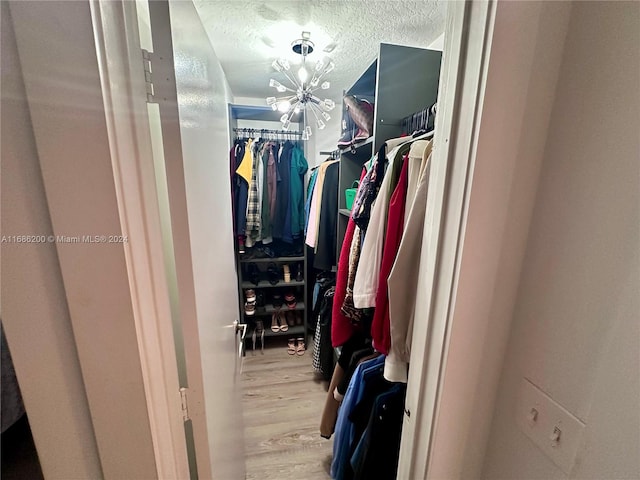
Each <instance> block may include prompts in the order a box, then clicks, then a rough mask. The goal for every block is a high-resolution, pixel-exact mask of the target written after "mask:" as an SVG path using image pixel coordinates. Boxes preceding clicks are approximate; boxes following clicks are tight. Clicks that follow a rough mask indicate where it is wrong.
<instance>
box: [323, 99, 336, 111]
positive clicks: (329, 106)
mask: <svg viewBox="0 0 640 480" xmlns="http://www.w3.org/2000/svg"><path fill="white" fill-rule="evenodd" d="M322 103H323V105H324V108H326V109H327V110H329V111H331V110H333V109H334V108H336V102H334V101H333V100H331V99H330V98H325V99H324V102H322Z"/></svg>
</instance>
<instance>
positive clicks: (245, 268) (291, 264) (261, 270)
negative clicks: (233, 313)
mask: <svg viewBox="0 0 640 480" xmlns="http://www.w3.org/2000/svg"><path fill="white" fill-rule="evenodd" d="M306 268H307V260H306V256H305V255H296V256H275V257H266V258H253V257H252V256H251V255H250V254H243V253H238V254H237V272H238V287H239V299H240V305H239V310H240V319H241V323H245V324H246V325H247V335H246V338H245V341H246V342H248V343H247V345H246V346H247V348H248V349H249V350H253V343H252V342H254V343H255V342H257V347H255V349H256V350H257V349H263V348H265V347H266V348H268V347H269V341H268V338H269V337H285V338H289V339H291V338H295V339H298V338H300V337H302V338H305V342H306V337H307V335H306V332H307V315H308V312H307V305H308V302H307V288H306V281H307V279H306V278H305V276H306V275H305V274H306ZM298 270H300V275H301V276H300V275H298ZM249 291H253V292H254V294H255V302H254V306H253V307H252V306H251V305H249V306H248V305H247V303H251V302H247V292H249ZM291 295H293V298H294V300H293V301H292V299H291ZM294 302H295V304H294ZM279 313H280V314H282V315H278V314H279ZM274 316H275V320H276V322H275V324H274V322H273V320H274ZM287 318H288V320H289V322H287ZM278 320H280V321H278ZM283 323H286V329H285V330H282V326H283ZM260 326H262V328H260ZM272 327H273V328H272ZM277 345H278V346H280V345H282V343H281V342H277ZM245 351H246V349H245Z"/></svg>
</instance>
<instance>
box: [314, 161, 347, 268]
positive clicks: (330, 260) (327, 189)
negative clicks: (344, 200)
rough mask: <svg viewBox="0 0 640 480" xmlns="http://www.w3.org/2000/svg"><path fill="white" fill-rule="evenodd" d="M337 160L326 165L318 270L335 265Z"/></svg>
mask: <svg viewBox="0 0 640 480" xmlns="http://www.w3.org/2000/svg"><path fill="white" fill-rule="evenodd" d="M339 172H340V167H339V164H338V162H336V163H333V164H331V165H329V166H328V167H327V171H326V172H325V177H324V184H323V185H322V198H321V199H320V201H321V203H320V204H321V208H320V227H319V230H318V239H317V247H318V248H317V252H316V257H315V259H314V265H313V266H314V267H315V268H317V269H318V270H331V268H333V267H334V266H335V265H336V263H337V262H336V249H337V246H336V243H337V241H338V238H337V235H338V232H337V226H338V174H339Z"/></svg>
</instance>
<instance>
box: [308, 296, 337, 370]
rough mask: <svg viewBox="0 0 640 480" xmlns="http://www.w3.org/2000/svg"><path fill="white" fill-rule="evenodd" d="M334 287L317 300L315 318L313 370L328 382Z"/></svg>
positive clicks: (331, 368) (331, 361)
mask: <svg viewBox="0 0 640 480" xmlns="http://www.w3.org/2000/svg"><path fill="white" fill-rule="evenodd" d="M335 290H336V289H335V287H333V286H332V287H330V288H328V289H326V290H325V293H324V295H323V296H322V300H321V301H320V299H318V302H319V304H320V309H319V312H318V317H317V325H316V334H315V337H314V352H313V368H314V369H315V370H316V371H317V372H319V373H320V374H322V376H323V378H324V379H325V380H330V379H331V375H332V374H333V367H334V365H333V346H332V345H331V309H332V308H333V297H334V295H335Z"/></svg>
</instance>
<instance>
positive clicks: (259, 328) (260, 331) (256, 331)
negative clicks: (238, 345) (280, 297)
mask: <svg viewBox="0 0 640 480" xmlns="http://www.w3.org/2000/svg"><path fill="white" fill-rule="evenodd" d="M258 335H259V336H260V349H261V351H262V354H263V355H264V324H263V323H262V320H256V326H255V327H254V328H253V333H252V334H251V340H252V341H253V354H254V355H255V354H256V340H257V338H258Z"/></svg>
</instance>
